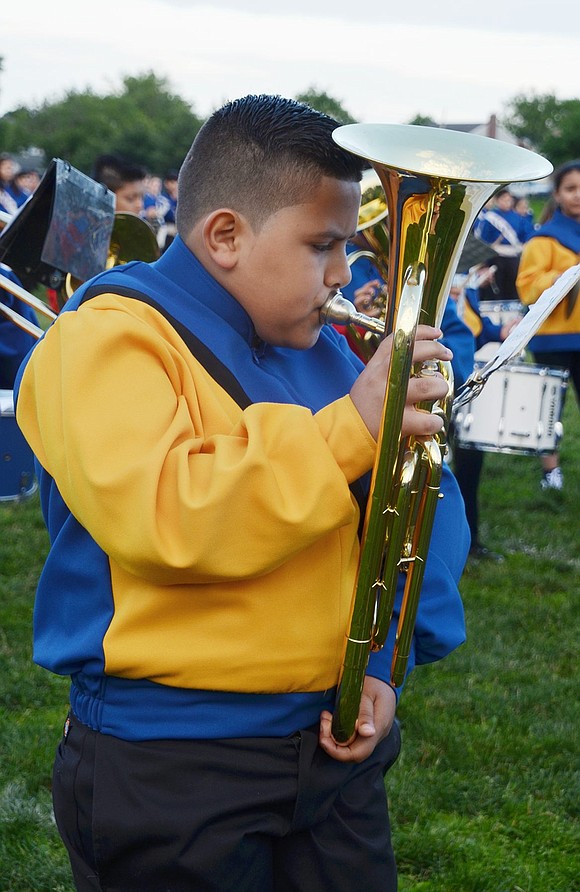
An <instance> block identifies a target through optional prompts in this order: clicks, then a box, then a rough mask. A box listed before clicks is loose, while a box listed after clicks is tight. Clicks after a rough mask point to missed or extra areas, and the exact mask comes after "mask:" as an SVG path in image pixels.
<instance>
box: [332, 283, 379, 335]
mask: <svg viewBox="0 0 580 892" xmlns="http://www.w3.org/2000/svg"><path fill="white" fill-rule="evenodd" d="M320 321H321V322H322V324H323V325H360V327H361V328H364V329H365V330H366V331H372V332H374V333H375V334H380V335H382V334H384V333H385V323H384V322H383V321H382V320H381V319H374V318H373V317H372V316H365V314H364V313H359V312H358V311H357V310H356V309H355V308H354V306H353V304H351V302H350V301H349V300H347V299H346V297H344V295H343V294H342V292H341V291H337V292H336V294H335V295H334V296H333V297H329V298H328V300H327V301H326V303H324V304H323V306H322V307H321V308H320Z"/></svg>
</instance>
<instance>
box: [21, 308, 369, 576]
mask: <svg viewBox="0 0 580 892" xmlns="http://www.w3.org/2000/svg"><path fill="white" fill-rule="evenodd" d="M100 300H101V299H95V300H93V301H91V303H90V304H87V305H86V306H84V307H82V308H81V309H80V310H79V311H77V312H65V313H63V314H62V315H61V316H60V317H59V319H58V320H57V322H56V323H55V324H54V325H53V326H52V328H51V329H50V330H49V331H48V332H47V334H46V336H45V338H44V339H43V341H41V342H40V343H39V344H38V345H37V347H36V349H35V351H34V353H33V356H32V358H31V360H30V362H29V365H28V367H27V369H26V371H25V374H24V376H23V380H22V385H21V391H20V397H19V400H18V421H19V424H20V426H21V427H22V429H23V431H24V434H25V436H26V437H27V439H28V441H29V442H30V444H31V446H32V448H33V450H34V452H35V453H36V455H37V456H38V459H39V461H40V463H41V464H42V465H43V467H44V468H46V470H47V471H48V472H49V474H50V475H51V476H52V477H53V478H54V479H55V481H56V483H57V486H58V488H59V491H60V493H61V495H62V497H63V499H64V501H65V502H66V504H67V506H68V507H69V509H70V511H71V512H72V514H73V515H74V516H75V517H76V518H77V519H78V521H79V522H80V523H81V524H82V525H83V526H84V527H85V528H86V529H87V530H88V531H89V532H90V534H91V535H92V536H93V538H94V539H95V541H96V542H97V543H98V544H99V546H100V547H101V548H102V549H103V550H104V551H105V552H106V553H107V554H108V555H109V556H110V557H111V558H112V560H114V561H115V562H116V563H117V564H119V565H120V566H121V567H122V568H123V569H124V570H126V571H127V572H129V573H132V574H134V575H136V576H140V577H143V578H147V579H149V580H151V581H153V582H156V583H161V584H172V583H191V582H208V581H210V582H212V581H217V580H220V579H234V578H235V579H240V578H244V577H253V576H259V575H262V574H265V573H268V572H270V571H271V570H272V569H274V568H276V567H278V566H280V565H282V564H283V563H284V562H285V561H286V560H287V559H288V558H289V557H290V556H292V555H294V554H296V553H298V552H300V551H302V550H304V549H307V548H308V547H309V546H310V545H312V544H313V543H315V542H316V541H317V540H319V539H320V538H321V537H322V536H324V535H326V534H328V532H330V531H333V530H338V529H340V528H341V527H343V526H345V525H347V524H352V523H355V522H356V520H357V517H356V512H357V508H356V504H355V502H354V499H353V498H352V496H351V493H350V490H349V488H348V484H349V482H350V481H351V480H354V479H355V478H357V477H359V476H361V475H362V474H363V473H365V472H366V471H368V470H369V469H370V467H371V466H372V461H373V458H374V450H375V444H374V441H373V440H372V438H371V437H370V434H369V433H368V431H367V430H366V427H365V426H364V424H363V423H362V421H361V419H360V416H359V415H358V413H357V412H356V410H355V408H354V406H353V405H352V402H351V401H350V398H348V397H345V398H343V399H341V400H338V401H337V402H336V403H333V404H332V405H331V406H329V407H327V408H326V409H324V410H323V411H321V412H319V413H317V414H316V415H313V414H312V412H311V411H310V410H308V409H306V408H304V407H301V406H294V405H283V404H270V403H257V404H254V405H251V406H250V407H249V408H247V409H246V410H245V411H242V410H241V409H240V408H239V406H237V405H236V404H235V403H234V401H233V400H232V399H231V398H230V397H229V396H228V394H227V393H225V392H224V391H223V390H222V389H221V388H220V387H219V386H218V385H217V384H216V383H215V382H214V381H213V380H212V379H211V378H210V376H209V375H208V373H207V372H206V371H205V370H204V369H203V368H202V367H201V366H199V365H198V363H197V362H196V360H195V359H194V358H193V357H192V356H191V355H190V354H189V353H188V352H187V351H184V349H183V344H182V342H181V341H180V340H179V338H178V336H177V335H176V334H175V332H174V331H173V329H172V328H171V327H170V326H169V325H168V324H167V323H165V321H164V320H162V319H161V317H159V318H160V320H161V321H160V322H157V323H156V324H157V326H158V328H163V325H167V329H168V331H164V332H163V336H161V335H160V332H159V331H158V330H156V329H155V327H154V326H152V325H151V324H148V323H147V322H145V321H144V320H143V319H141V318H139V313H141V312H149V313H151V312H153V311H151V310H149V309H147V308H146V309H145V310H144V311H143V310H142V309H141V307H139V308H138V310H137V311H135V312H128V311H126V310H125V309H124V308H121V307H119V311H118V312H115V310H114V309H111V305H110V301H109V306H108V308H107V311H106V312H99V307H100V303H99V301H100ZM156 315H157V314H156ZM172 338H173V342H171V339H172ZM185 354H187V355H185Z"/></svg>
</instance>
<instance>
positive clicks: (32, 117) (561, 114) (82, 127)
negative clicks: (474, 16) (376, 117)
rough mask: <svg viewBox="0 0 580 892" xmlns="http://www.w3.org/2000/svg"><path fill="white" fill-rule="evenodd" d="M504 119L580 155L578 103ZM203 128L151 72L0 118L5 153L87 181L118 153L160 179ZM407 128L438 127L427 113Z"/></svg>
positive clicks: (339, 111)
mask: <svg viewBox="0 0 580 892" xmlns="http://www.w3.org/2000/svg"><path fill="white" fill-rule="evenodd" d="M1 68H2V60H1V59H0V71H1ZM295 98H296V99H298V100H300V101H302V102H307V103H308V104H310V105H311V106H313V107H314V108H316V109H318V110H319V111H322V112H326V113H327V114H330V115H332V116H333V117H335V118H337V120H339V121H340V122H341V123H343V124H348V123H355V122H356V121H355V118H353V117H352V115H350V113H349V112H348V111H347V110H346V109H345V108H344V107H343V105H342V104H341V102H340V101H338V100H337V99H334V98H333V97H332V96H329V95H328V94H327V93H325V92H322V91H319V90H317V89H316V88H315V87H311V88H310V89H309V90H307V91H306V92H305V93H302V94H299V95H297V96H296V97H295ZM498 117H499V119H500V121H501V123H502V124H503V125H504V126H505V127H506V129H508V130H509V131H510V132H511V133H513V134H514V136H515V137H517V138H518V139H520V140H521V141H523V142H524V143H525V144H527V145H530V146H531V147H532V148H533V149H534V150H535V151H537V152H539V153H540V154H542V155H544V156H545V157H547V158H548V159H549V160H550V161H551V162H552V164H554V165H555V166H557V165H558V164H560V163H562V162H564V161H568V160H570V159H572V158H578V157H580V100H579V99H568V100H560V99H557V98H556V97H555V96H553V95H543V96H542V95H532V96H525V95H523V94H522V95H517V96H515V97H514V98H513V99H512V100H511V101H510V102H509V103H508V105H507V107H506V109H505V111H504V113H503V114H501V115H498ZM203 123H204V119H203V118H201V117H199V116H198V115H197V114H196V113H195V110H194V109H193V108H192V106H191V105H190V104H189V103H188V102H186V101H185V100H184V99H182V98H181V97H180V96H178V95H176V94H175V93H174V92H172V90H171V89H170V87H169V85H168V82H167V81H166V80H165V79H164V78H160V77H157V76H156V75H155V74H154V73H153V72H148V73H145V74H141V75H137V76H130V77H125V78H124V79H123V81H122V86H121V89H120V90H118V91H117V92H115V93H111V94H109V95H105V96H102V95H98V94H96V93H94V92H93V91H92V90H86V91H84V92H78V91H70V92H68V93H66V94H65V96H64V97H63V98H62V99H59V100H57V101H52V102H48V101H47V102H44V103H43V104H42V105H40V106H39V107H36V108H28V107H26V106H20V107H18V108H16V109H14V110H13V111H10V112H8V113H6V114H5V115H3V116H2V117H0V150H1V151H5V152H10V153H12V154H14V155H16V156H23V155H24V156H26V154H27V153H28V152H29V151H30V150H31V148H33V147H36V148H40V149H41V150H42V152H43V153H44V156H45V158H46V159H48V160H50V159H51V158H63V159H65V160H67V161H69V162H70V164H72V165H73V167H76V168H77V169H79V170H81V171H83V172H85V173H87V174H89V175H90V173H91V169H92V165H93V162H94V159H95V158H96V157H97V156H98V155H100V154H101V153H116V154H120V155H123V156H125V157H126V158H129V159H131V160H132V161H134V162H135V163H139V164H141V165H143V166H144V167H146V168H147V169H148V170H149V171H151V172H154V173H160V174H162V173H163V172H164V171H165V170H167V169H169V168H179V166H180V165H181V162H182V160H183V158H184V157H185V155H186V153H187V151H188V149H189V147H190V145H191V143H192V141H193V138H194V137H195V135H196V133H197V132H198V130H199V129H200V127H201V126H202V124H203ZM409 123H429V124H432V125H433V126H437V122H435V121H433V120H432V119H431V118H429V117H426V116H423V115H416V116H415V117H414V118H410V119H409Z"/></svg>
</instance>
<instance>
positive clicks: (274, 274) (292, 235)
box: [232, 177, 361, 350]
mask: <svg viewBox="0 0 580 892" xmlns="http://www.w3.org/2000/svg"><path fill="white" fill-rule="evenodd" d="M360 194H361V193H360V185H359V183H351V182H344V181H342V180H336V179H334V178H332V177H323V178H322V179H321V181H320V184H319V186H318V187H317V188H315V189H314V190H313V191H312V193H311V195H310V196H309V197H308V199H307V200H306V202H305V203H304V204H299V205H292V206H290V207H285V208H282V209H281V210H279V211H276V212H275V213H274V214H272V215H271V216H270V217H269V218H268V219H267V220H266V221H265V223H264V224H263V225H262V227H261V229H260V230H259V231H258V232H256V233H254V232H252V233H250V235H249V237H248V240H247V242H246V243H245V245H244V247H243V249H242V252H241V256H240V265H239V266H238V270H237V273H238V275H237V281H236V283H235V287H234V288H233V291H232V293H233V294H234V297H235V298H236V299H237V300H238V302H239V303H240V304H241V305H242V306H243V307H244V309H245V310H246V312H247V313H248V314H249V316H250V317H251V319H252V321H253V323H254V327H255V329H256V332H257V334H258V335H259V336H260V337H261V338H262V340H264V341H266V342H267V343H269V344H273V345H275V346H279V347H293V348H294V349H297V350H305V349H307V348H308V347H312V346H313V344H315V343H316V341H317V340H318V335H319V334H320V329H321V327H322V326H321V323H320V308H321V307H322V305H323V304H324V302H325V301H326V300H327V298H328V297H329V296H330V295H331V294H333V293H334V292H335V291H336V290H338V289H339V288H340V287H342V286H343V285H347V284H348V282H350V279H351V274H350V269H349V266H348V263H347V260H346V254H345V246H346V242H347V240H348V239H349V238H351V237H352V236H353V234H354V232H355V231H356V226H357V220H358V209H359V204H360Z"/></svg>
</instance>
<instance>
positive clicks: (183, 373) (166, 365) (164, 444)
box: [17, 238, 468, 739]
mask: <svg viewBox="0 0 580 892" xmlns="http://www.w3.org/2000/svg"><path fill="white" fill-rule="evenodd" d="M361 368H362V364H361V363H360V362H359V361H358V360H357V359H356V357H355V356H354V355H353V354H352V352H351V351H350V350H349V348H348V346H347V344H346V341H345V339H344V338H343V337H342V336H341V335H339V334H338V333H337V332H335V331H334V330H333V329H332V328H331V327H326V328H325V329H324V330H323V331H322V333H321V335H320V338H319V340H318V342H317V344H316V345H315V346H314V347H313V348H311V349H310V350H306V351H295V350H290V349H282V348H275V347H271V346H268V345H267V344H264V343H263V342H259V341H258V340H257V339H256V335H255V332H254V329H253V326H252V323H251V320H250V318H249V317H248V316H247V314H246V313H245V311H244V310H243V308H242V307H241V306H240V305H239V304H238V303H237V301H235V299H234V298H233V297H232V296H231V295H230V294H228V293H227V292H226V291H225V290H224V289H223V288H222V287H221V286H220V285H219V284H218V283H217V282H215V280H213V279H212V278H211V277H210V275H209V274H208V273H207V271H206V270H205V269H204V268H203V266H202V265H201V264H200V263H199V262H198V261H197V259H196V258H195V257H194V255H193V254H191V252H190V251H189V250H188V248H187V247H186V246H185V244H184V243H183V242H182V241H181V239H179V238H177V239H176V240H175V241H174V242H173V243H172V245H171V246H170V247H169V249H168V250H167V251H166V252H165V253H164V254H163V256H162V257H161V258H160V260H158V261H157V262H155V263H153V264H144V263H138V262H136V263H129V264H126V265H124V266H122V267H119V268H117V269H114V270H110V271H107V272H104V273H102V274H100V275H99V276H97V277H95V278H94V279H93V280H91V281H90V282H89V283H87V284H86V285H84V286H82V287H81V288H80V289H79V290H78V291H77V292H76V293H75V295H74V296H73V297H72V298H71V300H70V301H69V302H68V303H67V305H66V306H65V309H64V310H63V311H62V312H61V314H60V315H59V317H58V319H57V320H56V322H55V323H54V324H53V325H52V326H51V328H50V329H49V330H48V332H47V333H46V334H45V336H44V337H43V339H42V340H41V341H40V342H39V343H38V344H37V345H36V347H35V348H34V349H33V351H32V352H31V354H30V356H29V358H28V360H27V362H26V363H25V364H24V365H23V367H22V368H21V371H20V376H19V381H18V385H17V391H18V393H17V419H18V423H19V424H20V426H21V428H22V430H23V432H24V434H25V436H26V438H27V439H28V441H29V443H30V444H31V446H32V448H33V450H34V452H35V455H36V457H37V461H38V474H39V483H40V492H41V501H42V507H43V511H44V516H45V521H46V524H47V527H48V530H49V534H50V542H51V548H50V552H49V555H48V558H47V560H46V564H45V567H44V569H43V572H42V575H41V579H40V581H39V585H38V592H37V597H36V603H35V610H34V659H35V661H36V662H38V663H39V664H40V665H42V666H44V667H46V668H48V669H49V670H51V671H53V672H56V673H59V674H63V675H70V676H71V678H72V685H71V704H72V708H73V710H74V712H75V714H76V715H77V716H78V718H79V719H81V721H83V722H85V723H87V724H88V725H90V726H91V727H93V728H95V729H97V730H100V731H102V732H104V733H109V734H114V735H116V736H119V737H122V738H125V739H151V738H159V737H174V738H175V737H181V738H200V737H234V736H235V737H238V736H256V735H258V736H277V735H284V734H289V733H291V732H293V731H295V730H296V729H298V728H299V727H304V726H305V725H307V724H312V723H314V722H316V721H317V720H318V717H319V714H320V710H321V708H331V707H332V703H333V696H334V688H335V686H336V683H337V679H338V674H339V669H340V665H341V660H342V652H343V646H344V636H345V631H346V629H347V624H348V619H349V614H350V605H351V595H352V589H353V584H354V578H355V573H356V565H357V559H358V552H359V543H358V536H357V531H358V527H359V519H360V512H359V504H358V501H357V496H358V495H359V494H358V493H357V489H358V490H362V489H363V485H364V484H365V482H366V480H367V479H368V472H369V470H370V469H371V466H372V463H373V460H374V454H375V443H374V441H373V439H372V438H371V436H370V435H369V433H368V431H367V429H366V427H365V425H364V424H363V422H362V420H361V419H360V416H359V415H358V413H357V411H356V410H355V408H354V405H353V404H352V402H351V400H350V397H349V396H348V393H349V391H350V388H351V386H352V383H353V381H354V380H355V378H356V377H357V375H358V374H359V372H360V370H361ZM443 488H444V492H445V494H446V497H445V498H444V499H443V500H442V502H441V506H440V507H438V511H437V520H436V529H435V533H434V536H433V541H432V549H431V554H430V556H429V560H428V561H427V571H426V581H425V593H424V597H423V598H422V602H421V607H420V609H419V617H418V621H417V627H416V633H415V647H414V651H413V655H412V659H411V661H410V666H412V665H413V664H414V663H415V662H427V661H430V660H435V659H440V658H441V657H443V656H445V654H447V653H448V652H449V651H450V650H452V649H454V648H455V647H457V646H458V645H459V644H460V643H461V642H462V641H463V639H464V623H463V611H462V606H461V600H460V598H459V594H458V590H457V581H458V579H459V576H460V574H461V572H462V569H463V565H464V561H465V557H466V552H467V547H468V541H467V540H468V533H467V532H466V524H465V518H464V513H463V505H462V501H461V497H460V495H459V491H458V489H457V486H456V484H455V481H454V479H453V478H452V476H451V474H450V473H449V472H448V471H447V470H446V474H445V480H444V487H443ZM391 649H392V635H391V639H390V641H389V644H388V645H387V647H386V648H385V650H384V651H383V652H381V653H379V654H376V655H373V656H372V657H371V660H370V663H369V672H370V673H371V674H373V675H377V676H379V677H382V678H384V679H388V676H389V664H390V651H391Z"/></svg>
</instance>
